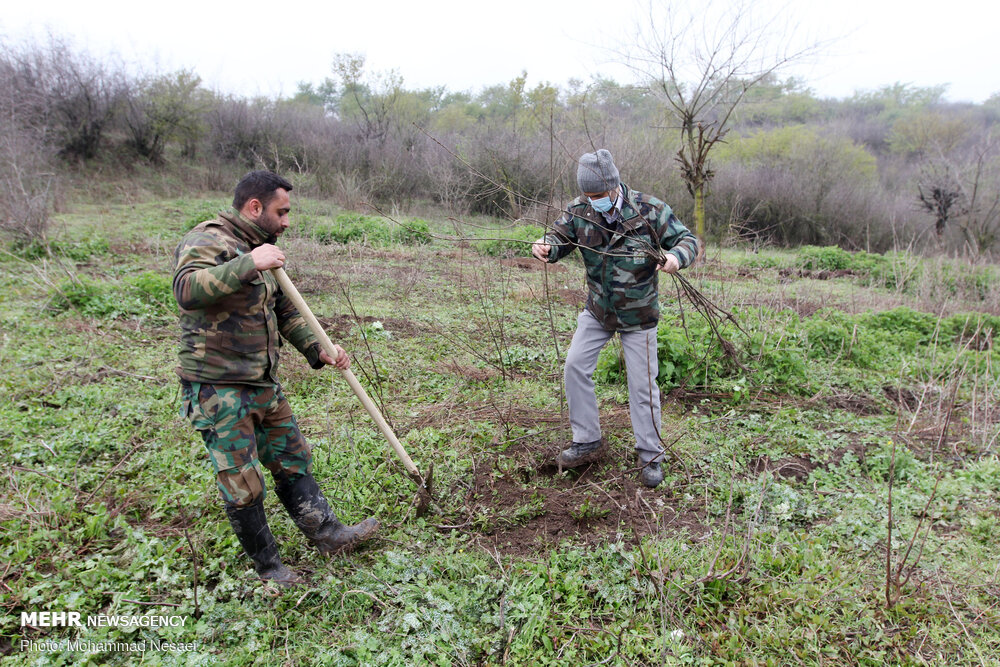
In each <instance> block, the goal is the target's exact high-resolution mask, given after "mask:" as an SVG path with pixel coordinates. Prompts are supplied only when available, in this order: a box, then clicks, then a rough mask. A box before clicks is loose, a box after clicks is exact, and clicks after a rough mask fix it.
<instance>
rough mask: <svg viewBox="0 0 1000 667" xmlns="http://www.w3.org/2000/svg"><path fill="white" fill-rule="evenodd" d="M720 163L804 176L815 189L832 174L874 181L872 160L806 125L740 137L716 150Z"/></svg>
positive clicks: (854, 147)
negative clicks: (785, 171) (760, 167)
mask: <svg viewBox="0 0 1000 667" xmlns="http://www.w3.org/2000/svg"><path fill="white" fill-rule="evenodd" d="M717 157H718V159H719V160H733V161H736V162H739V163H741V164H744V165H747V166H766V167H769V168H777V169H782V170H789V171H794V172H796V173H798V174H799V175H805V176H807V177H808V178H809V179H810V180H811V181H813V184H814V186H815V187H819V188H822V187H823V183H829V179H830V178H831V176H832V175H833V174H834V173H838V174H841V175H842V178H841V179H838V180H843V178H849V179H850V180H852V181H853V182H858V183H866V182H871V180H872V179H873V178H875V174H876V167H877V163H876V161H875V157H874V156H873V155H871V154H870V153H868V151H866V150H865V149H864V148H862V147H860V146H857V145H856V144H854V142H852V141H851V140H850V139H846V138H841V137H834V136H828V135H824V134H821V133H820V132H819V131H817V130H816V129H815V128H812V127H809V126H807V125H789V126H786V127H780V128H778V129H774V130H761V131H759V132H755V133H754V134H752V135H750V136H747V137H739V138H737V139H735V140H733V141H731V142H729V143H727V144H724V145H723V146H721V147H720V148H719V154H718V156H717Z"/></svg>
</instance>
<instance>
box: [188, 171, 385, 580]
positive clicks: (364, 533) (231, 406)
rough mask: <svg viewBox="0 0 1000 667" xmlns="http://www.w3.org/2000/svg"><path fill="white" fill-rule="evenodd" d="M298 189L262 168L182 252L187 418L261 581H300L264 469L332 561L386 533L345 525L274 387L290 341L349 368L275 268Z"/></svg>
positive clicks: (318, 363)
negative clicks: (280, 538)
mask: <svg viewBox="0 0 1000 667" xmlns="http://www.w3.org/2000/svg"><path fill="white" fill-rule="evenodd" d="M291 189H292V185H291V184H290V183H289V182H288V181H286V180H285V179H283V178H281V177H280V176H278V175H277V174H274V173H271V172H268V171H253V172H250V173H249V174H247V175H246V176H244V177H243V179H242V180H241V181H240V183H239V184H238V185H237V186H236V192H235V196H234V198H233V208H232V210H230V211H222V212H220V213H219V216H218V217H217V218H216V219H214V220H208V221H206V222H203V223H201V224H199V225H198V226H196V227H195V228H194V229H192V230H191V231H190V232H188V234H187V235H186V236H185V237H184V239H183V240H182V241H181V243H180V245H178V246H177V250H176V251H175V253H174V267H175V269H174V280H173V290H174V296H175V297H176V299H177V304H178V306H179V307H180V325H181V341H180V348H179V351H178V357H179V361H180V363H179V365H178V368H177V373H178V375H179V376H180V379H181V387H182V393H183V404H182V408H181V409H182V413H183V415H184V416H186V417H187V418H188V419H189V420H190V421H191V423H192V424H193V425H194V427H195V428H196V429H197V430H198V431H199V433H201V436H202V438H203V439H204V441H205V446H206V448H207V449H208V454H209V458H210V460H211V462H212V465H213V467H214V469H215V473H216V484H217V485H218V488H219V491H220V492H221V494H222V498H223V501H224V503H225V507H226V514H227V515H228V517H229V521H230V524H231V525H232V527H233V530H234V532H235V533H236V536H237V538H238V539H239V541H240V544H241V545H242V546H243V549H244V550H245V551H246V552H247V555H249V556H250V558H251V560H252V561H253V563H254V568H255V569H256V571H257V573H258V575H259V576H260V577H261V578H262V579H271V580H274V581H276V582H278V583H280V584H282V585H288V584H291V583H297V582H299V581H301V579H299V577H298V575H297V574H295V573H294V572H293V571H292V570H290V569H288V568H287V567H285V566H284V565H282V563H281V559H280V558H279V557H278V548H277V544H276V542H275V540H274V536H273V535H272V533H271V530H270V528H269V527H268V524H267V517H266V516H265V514H264V504H263V501H264V494H265V485H264V475H263V472H262V471H261V466H262V465H263V466H264V467H266V468H267V469H268V471H269V472H270V473H271V476H272V478H273V479H274V482H275V493H276V494H277V496H278V498H279V499H280V500H281V503H282V504H283V505H284V507H285V509H286V510H287V511H288V513H289V515H291V517H292V520H293V521H294V522H295V524H296V525H297V526H298V527H299V529H300V530H302V532H303V533H304V534H305V535H306V537H307V538H308V539H309V541H310V542H311V543H312V544H313V545H315V546H316V547H317V548H318V549H319V550H320V551H321V552H322V553H334V552H340V551H345V550H347V549H350V548H352V547H353V546H355V545H356V544H357V543H359V542H360V541H362V540H364V539H367V538H368V537H369V536H371V535H372V534H373V533H374V532H375V531H376V530H377V528H378V523H377V522H376V521H375V519H372V518H369V519H366V520H365V521H363V522H361V523H360V524H358V525H356V526H345V525H343V524H342V523H341V522H340V521H339V520H338V519H337V517H336V516H335V515H334V513H333V512H332V511H331V510H330V506H329V504H328V503H327V501H326V499H325V498H324V497H323V494H322V492H321V491H320V489H319V485H318V484H317V483H316V480H315V479H314V478H313V476H312V454H311V452H310V447H309V445H308V443H307V442H306V440H305V438H304V437H303V436H302V433H301V432H300V431H299V428H298V425H297V424H296V422H295V417H294V415H293V414H292V410H291V407H290V406H289V405H288V401H287V400H285V396H284V394H283V392H282V390H281V385H280V384H279V383H278V381H277V378H276V374H275V373H276V370H277V366H278V349H279V348H280V347H281V345H282V340H281V339H282V338H284V340H286V341H288V342H289V343H291V344H292V345H294V346H295V348H296V349H298V351H299V352H301V353H302V354H303V355H304V356H305V357H306V359H307V360H308V361H309V364H310V365H311V366H312V367H313V368H316V369H319V368H322V367H323V366H324V365H326V364H330V365H333V366H336V367H338V368H347V367H348V366H349V365H350V358H349V357H348V356H347V354H346V353H345V352H344V350H343V349H341V348H340V346H334V351H335V352H336V353H337V354H336V357H335V358H334V357H331V356H330V355H328V354H327V353H326V352H325V351H323V350H322V349H321V348H320V346H319V343H318V342H317V341H316V339H315V337H314V336H313V335H312V332H310V331H309V328H308V325H307V324H306V322H305V320H303V319H302V317H301V316H300V315H299V313H298V311H297V310H296V309H295V306H294V305H293V304H292V303H291V301H290V300H289V299H288V297H286V296H285V295H284V294H283V293H282V292H281V290H280V289H279V288H278V285H277V282H276V281H275V279H274V277H273V276H272V275H271V272H270V271H269V269H273V268H277V267H281V266H284V263H285V256H284V253H282V251H281V250H280V249H279V248H277V247H276V246H275V245H274V242H275V241H276V240H277V238H278V236H279V235H280V234H281V233H282V232H283V231H284V230H285V229H287V228H288V226H289V222H288V214H289V211H290V210H291V206H290V199H289V195H288V193H289V191H290V190H291Z"/></svg>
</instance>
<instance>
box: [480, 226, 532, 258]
mask: <svg viewBox="0 0 1000 667" xmlns="http://www.w3.org/2000/svg"><path fill="white" fill-rule="evenodd" d="M544 234H545V231H544V230H543V229H542V228H541V227H537V226H535V225H518V226H514V227H504V228H500V229H498V230H497V231H496V238H488V239H482V240H480V241H476V242H475V243H474V246H475V248H476V250H477V251H479V253H480V254H483V255H489V256H490V257H530V256H531V244H532V242H534V241H537V240H538V239H539V238H541V237H542V235H544Z"/></svg>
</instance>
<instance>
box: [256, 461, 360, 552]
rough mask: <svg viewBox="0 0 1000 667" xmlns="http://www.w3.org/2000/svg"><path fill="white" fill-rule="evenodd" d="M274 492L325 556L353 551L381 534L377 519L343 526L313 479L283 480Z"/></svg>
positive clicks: (293, 519) (310, 541)
mask: <svg viewBox="0 0 1000 667" xmlns="http://www.w3.org/2000/svg"><path fill="white" fill-rule="evenodd" d="M274 492H275V494H276V495H277V496H278V498H279V499H280V500H281V504H282V505H284V506H285V509H286V510H288V515H289V516H290V517H292V521H294V522H295V525H296V526H298V527H299V530H301V531H302V533H303V534H304V535H305V536H306V539H308V540H309V543H310V544H312V545H313V546H314V547H316V548H317V549H318V550H319V552H320V553H321V554H324V555H332V554H338V553H346V552H348V551H352V550H353V549H354V548H355V547H357V546H358V545H359V544H361V543H362V542H364V541H365V540H367V539H368V538H369V537H371V536H372V535H374V534H375V532H376V531H377V530H378V521H376V520H375V519H374V518H373V517H368V518H367V519H365V520H364V521H362V522H361V523H359V524H356V525H354V526H345V525H344V524H342V523H341V522H340V520H339V519H337V515H335V514H334V513H333V511H332V510H331V509H330V505H329V504H328V503H327V502H326V498H324V497H323V492H322V491H320V488H319V484H317V483H316V480H315V479H314V478H313V476H312V475H308V474H306V475H303V476H301V477H297V478H295V479H294V480H292V481H288V480H281V481H279V482H277V483H276V484H275V488H274Z"/></svg>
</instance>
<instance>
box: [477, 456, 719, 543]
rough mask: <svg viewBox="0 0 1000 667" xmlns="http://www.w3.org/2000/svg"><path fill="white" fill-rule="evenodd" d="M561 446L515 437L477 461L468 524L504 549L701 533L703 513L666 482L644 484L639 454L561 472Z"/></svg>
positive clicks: (702, 531)
mask: <svg viewBox="0 0 1000 667" xmlns="http://www.w3.org/2000/svg"><path fill="white" fill-rule="evenodd" d="M557 453H558V448H557V447H553V446H551V445H546V446H545V447H543V448H541V449H539V448H536V447H534V446H533V445H532V444H531V443H529V442H527V441H516V442H514V443H512V444H511V445H509V446H507V447H506V449H504V450H503V451H499V450H497V451H492V452H487V453H485V454H483V455H481V456H480V457H478V458H477V460H476V467H475V471H476V472H475V476H474V483H473V485H472V488H471V489H470V490H469V491H468V493H467V494H466V498H465V511H466V512H467V515H468V516H469V524H470V525H469V526H468V527H467V528H466V529H467V530H470V531H472V532H474V533H477V534H478V535H479V536H480V538H481V540H482V541H484V542H485V543H488V544H489V545H490V546H491V547H492V548H495V549H496V550H498V551H500V552H501V553H510V554H525V553H534V552H539V551H543V550H546V549H549V548H551V547H552V546H554V545H555V544H557V543H558V542H561V541H562V540H565V539H571V540H573V541H576V542H578V543H583V544H591V543H595V542H600V541H606V540H615V539H620V538H621V537H622V536H623V535H630V536H631V537H632V538H633V539H635V538H638V537H641V536H643V535H649V534H653V533H656V532H659V531H669V532H674V533H676V532H682V531H687V532H688V533H689V534H692V535H699V536H700V535H702V534H703V533H704V532H705V531H706V529H705V528H704V525H703V522H702V517H701V516H700V515H699V513H698V512H696V511H693V510H692V509H690V508H685V507H682V506H681V500H680V499H678V498H676V497H674V495H673V494H671V493H670V490H669V488H667V486H665V485H663V486H661V488H659V489H647V488H645V487H643V486H642V485H641V484H640V483H639V481H638V470H637V469H636V468H633V465H634V458H633V457H631V456H626V455H624V454H623V453H622V452H617V451H612V452H610V453H609V455H608V456H607V458H606V459H605V460H603V461H599V462H597V463H594V464H591V465H588V466H584V467H582V468H579V469H576V470H570V471H564V472H562V473H560V472H559V471H558V469H557V468H556V465H555V463H554V462H553V461H554V457H555V455H556V454H557Z"/></svg>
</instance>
